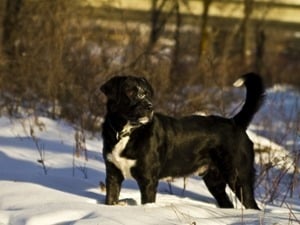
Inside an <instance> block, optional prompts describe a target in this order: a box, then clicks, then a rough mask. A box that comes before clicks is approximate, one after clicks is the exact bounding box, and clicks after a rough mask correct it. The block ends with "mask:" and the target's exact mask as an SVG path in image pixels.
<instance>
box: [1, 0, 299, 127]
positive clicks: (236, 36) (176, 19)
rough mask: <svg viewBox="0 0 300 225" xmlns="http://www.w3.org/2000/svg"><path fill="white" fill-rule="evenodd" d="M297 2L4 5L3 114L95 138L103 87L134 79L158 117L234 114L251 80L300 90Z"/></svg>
mask: <svg viewBox="0 0 300 225" xmlns="http://www.w3.org/2000/svg"><path fill="white" fill-rule="evenodd" d="M296 3H297V1H294V2H289V1H278V0H269V1H267V0H266V1H254V0H240V1H237V0H236V1H234V0H228V1H223V0H193V1H188V0H127V1H126V0H123V1H122V0H119V1H117V0H110V1H105V0H72V1H69V0H0V26H1V27H0V28H1V33H0V34H1V44H0V48H1V49H0V107H1V109H2V111H5V112H8V113H9V114H10V115H11V116H16V117H17V116H18V115H19V114H20V110H27V113H29V114H33V115H36V114H38V115H46V116H50V117H52V118H64V119H67V120H69V121H71V122H73V123H75V124H78V125H79V126H80V127H82V128H87V129H89V130H94V131H96V130H99V126H100V124H101V118H102V116H103V115H104V113H105V107H104V104H105V97H104V96H103V95H102V94H101V93H100V91H99V87H100V85H101V84H102V83H103V82H105V81H106V80H107V79H109V78H110V77H112V76H114V75H116V74H133V75H137V76H144V77H146V78H147V79H149V81H150V83H151V84H152V85H153V87H154V89H155V96H156V97H155V99H156V100H155V101H156V102H155V103H156V108H157V110H159V111H164V112H167V113H169V114H172V115H183V114H186V113H194V112H195V111H202V112H208V113H218V114H222V115H225V116H228V115H227V114H228V112H226V108H227V107H228V104H230V102H232V101H234V100H235V99H234V98H237V99H242V98H243V97H241V96H240V95H237V96H232V95H228V94H227V89H228V88H229V87H230V86H231V84H232V83H233V82H234V81H235V79H236V78H238V77H239V76H240V75H242V74H243V73H246V72H250V71H254V72H258V73H261V74H262V76H263V77H264V79H265V82H266V84H267V85H274V84H278V83H284V84H289V85H292V86H295V87H297V88H299V87H300V63H299V59H300V21H298V22H297V20H296V17H297V16H296V15H297V13H298V15H300V4H296ZM299 3H300V2H299ZM285 13H286V14H290V15H295V16H294V17H295V20H294V21H289V20H288V19H285V17H284V15H285ZM291 13H294V14H291ZM290 17H293V16H290ZM298 17H299V16H298ZM228 108H229V107H228Z"/></svg>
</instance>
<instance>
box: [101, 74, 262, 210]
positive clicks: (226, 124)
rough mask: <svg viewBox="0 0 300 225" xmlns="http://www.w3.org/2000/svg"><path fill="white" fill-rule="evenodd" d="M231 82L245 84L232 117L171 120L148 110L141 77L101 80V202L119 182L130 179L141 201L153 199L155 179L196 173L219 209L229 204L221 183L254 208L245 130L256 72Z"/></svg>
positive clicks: (256, 90) (254, 102)
mask: <svg viewBox="0 0 300 225" xmlns="http://www.w3.org/2000/svg"><path fill="white" fill-rule="evenodd" d="M235 84H237V85H243V84H244V85H245V86H246V88H247V96H246V102H245V104H244V106H243V108H242V109H241V111H240V112H239V113H238V114H237V115H236V116H234V117H233V118H230V119H227V118H222V117H218V116H207V117H203V116H197V115H193V116H188V117H183V118H179V119H177V118H173V117H170V116H166V115H162V114H159V113H154V112H153V105H152V97H153V90H152V87H151V86H150V84H149V83H148V82H147V81H146V80H145V79H144V78H139V77H133V76H117V77H113V78H112V79H111V80H109V81H108V82H106V83H105V84H104V85H103V86H102V87H101V90H102V92H103V93H104V94H105V95H106V96H107V114H106V117H105V121H104V124H103V132H102V135H103V141H104V148H103V156H104V160H105V164H106V188H107V195H106V204H109V205H112V204H117V203H118V198H119V193H120V189H121V183H122V181H123V180H124V179H125V178H134V179H135V180H136V181H137V183H138V185H139V188H140V192H141V202H142V204H145V203H151V202H155V197H156V191H157V190H156V189H157V186H158V182H159V179H161V178H166V177H183V176H187V175H190V174H194V173H198V174H199V175H203V176H204V177H203V179H204V181H205V184H206V186H207V187H208V189H209V191H210V192H211V194H212V195H213V196H214V197H215V199H216V200H217V202H218V204H219V206H220V207H222V208H232V207H233V204H232V203H231V201H230V200H229V198H228V196H227V194H226V193H225V187H226V184H228V185H229V187H230V188H231V189H232V190H233V191H234V192H235V194H236V196H237V197H238V199H239V200H240V201H241V202H242V204H243V205H244V206H245V207H246V208H252V209H259V208H258V206H257V204H256V202H255V199H254V191H253V183H254V177H255V171H254V167H253V163H254V162H253V161H254V151H253V143H252V142H251V140H250V139H249V138H248V136H247V134H246V132H245V130H246V129H247V127H248V125H249V123H250V121H251V119H252V117H253V116H254V114H255V113H256V111H257V110H258V109H259V107H260V105H261V103H262V102H263V98H264V86H263V82H262V79H261V78H260V76H258V75H256V74H254V73H249V74H246V75H244V76H242V77H241V78H240V79H239V80H238V82H236V83H235Z"/></svg>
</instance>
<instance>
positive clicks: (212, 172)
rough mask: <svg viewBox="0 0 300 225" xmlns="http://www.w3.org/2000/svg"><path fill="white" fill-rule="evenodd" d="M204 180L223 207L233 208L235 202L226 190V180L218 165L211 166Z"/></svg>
mask: <svg viewBox="0 0 300 225" xmlns="http://www.w3.org/2000/svg"><path fill="white" fill-rule="evenodd" d="M203 180H204V182H205V184H206V186H207V188H208V190H209V191H210V193H211V194H212V195H213V196H214V198H215V199H216V200H217V203H218V205H219V206H220V207H221V208H233V204H232V202H231V201H230V200H229V198H228V195H227V194H226V191H225V188H226V181H225V180H224V178H223V176H222V174H221V173H220V171H219V170H218V169H217V168H216V167H211V168H210V169H209V171H208V172H207V174H206V175H205V176H204V177H203Z"/></svg>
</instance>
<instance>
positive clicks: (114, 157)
mask: <svg viewBox="0 0 300 225" xmlns="http://www.w3.org/2000/svg"><path fill="white" fill-rule="evenodd" d="M124 129H128V127H125V128H124ZM124 129H123V130H124ZM129 138H130V136H125V137H122V138H121V139H120V140H119V141H118V143H117V144H116V145H115V146H114V148H113V150H112V152H111V153H109V154H108V155H107V159H108V161H110V162H112V163H113V164H114V165H115V166H116V167H117V168H119V169H120V170H121V172H122V174H123V176H124V178H132V175H131V172H130V169H131V168H132V167H133V166H135V163H136V160H133V159H127V158H125V157H121V153H122V152H123V151H124V149H125V148H126V145H127V143H128V141H129Z"/></svg>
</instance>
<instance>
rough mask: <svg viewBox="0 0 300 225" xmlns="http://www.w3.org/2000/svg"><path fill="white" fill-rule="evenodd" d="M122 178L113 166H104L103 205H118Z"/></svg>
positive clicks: (108, 164)
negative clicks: (104, 186) (104, 187)
mask: <svg viewBox="0 0 300 225" xmlns="http://www.w3.org/2000/svg"><path fill="white" fill-rule="evenodd" d="M123 180H124V177H123V175H122V173H121V171H120V170H119V169H118V168H116V167H115V166H114V165H112V164H110V163H107V165H106V199H105V204H107V205H116V204H118V200H119V195H120V190H121V184H122V182H123Z"/></svg>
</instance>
